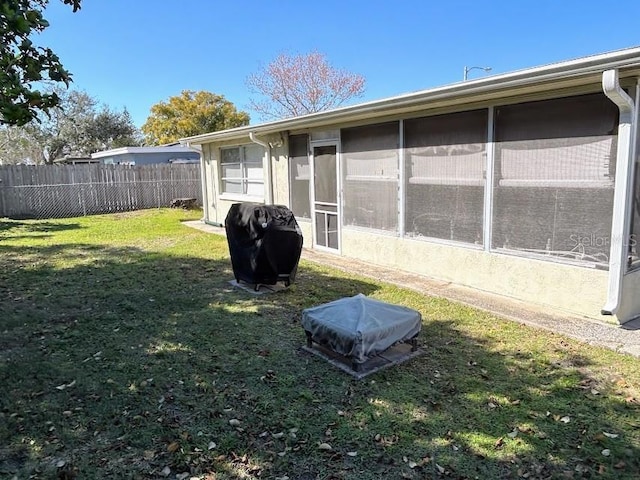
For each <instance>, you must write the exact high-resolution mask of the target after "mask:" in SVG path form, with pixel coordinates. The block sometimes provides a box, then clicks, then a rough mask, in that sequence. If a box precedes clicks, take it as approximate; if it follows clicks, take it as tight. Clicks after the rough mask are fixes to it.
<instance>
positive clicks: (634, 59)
mask: <svg viewBox="0 0 640 480" xmlns="http://www.w3.org/2000/svg"><path fill="white" fill-rule="evenodd" d="M613 68H617V69H619V70H620V79H621V80H623V79H625V78H628V77H632V76H636V75H640V47H634V48H627V49H624V50H617V51H614V52H608V53H603V54H599V55H592V56H588V57H582V58H578V59H575V60H570V61H566V62H561V63H553V64H549V65H544V66H540V67H535V68H528V69H524V70H518V71H515V72H510V73H505V74H500V75H493V76H488V77H483V78H480V79H477V80H467V81H462V82H457V83H453V84H450V85H446V86H443V87H437V88H432V89H428V90H421V91H418V92H412V93H406V94H403V95H398V96H395V97H389V98H385V99H381V100H374V101H371V102H366V103H360V104H357V105H352V106H347V107H341V108H336V109H333V110H327V111H324V112H318V113H312V114H309V115H303V116H300V117H293V118H286V119H282V120H276V121H273V122H267V123H262V124H256V125H247V126H244V127H238V128H232V129H229V130H220V131H217V132H211V133H205V134H202V135H195V136H192V137H186V138H183V139H181V140H180V141H181V143H182V144H183V145H201V144H203V143H208V142H213V141H225V140H233V139H241V138H246V137H247V136H248V134H249V132H253V133H255V134H262V135H268V134H272V133H277V132H281V131H283V130H300V129H306V128H320V127H323V126H330V125H335V124H337V123H346V122H357V121H360V120H364V119H373V118H376V117H386V116H391V115H396V114H398V115H399V114H404V113H409V112H413V111H419V110H420V111H424V110H425V109H435V108H441V107H452V106H456V105H465V104H473V103H477V102H490V101H491V100H493V99H496V100H497V99H504V98H506V97H526V96H527V95H533V94H536V93H539V92H544V91H546V90H550V89H555V90H557V89H563V88H576V87H581V86H588V85H591V86H593V85H594V83H595V84H598V83H599V82H601V76H602V72H603V71H605V70H609V69H613Z"/></svg>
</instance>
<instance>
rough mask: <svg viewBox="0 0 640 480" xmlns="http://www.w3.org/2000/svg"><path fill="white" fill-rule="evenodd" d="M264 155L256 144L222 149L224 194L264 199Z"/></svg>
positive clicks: (221, 164) (221, 162)
mask: <svg viewBox="0 0 640 480" xmlns="http://www.w3.org/2000/svg"><path fill="white" fill-rule="evenodd" d="M263 155H264V149H263V148H262V147H261V146H259V145H255V144H251V145H240V146H237V147H229V148H222V149H220V157H221V161H220V169H221V183H222V185H221V186H222V192H223V193H227V194H237V195H247V196H252V197H263V196H264V173H263Z"/></svg>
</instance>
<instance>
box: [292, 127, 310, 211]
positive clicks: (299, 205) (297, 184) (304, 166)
mask: <svg viewBox="0 0 640 480" xmlns="http://www.w3.org/2000/svg"><path fill="white" fill-rule="evenodd" d="M308 137H309V136H308V135H291V136H289V184H290V186H291V192H290V193H291V211H292V212H293V213H294V215H295V216H296V217H298V218H311V207H310V204H309V188H310V184H309V181H310V178H311V177H310V167H309V138H308Z"/></svg>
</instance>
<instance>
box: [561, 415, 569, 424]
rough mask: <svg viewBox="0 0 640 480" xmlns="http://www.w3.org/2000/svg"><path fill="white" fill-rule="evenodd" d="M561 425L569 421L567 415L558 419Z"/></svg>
mask: <svg viewBox="0 0 640 480" xmlns="http://www.w3.org/2000/svg"><path fill="white" fill-rule="evenodd" d="M560 421H561V422H562V423H569V422H570V421H571V417H570V416H569V415H565V416H564V417H562V418H561V419H560Z"/></svg>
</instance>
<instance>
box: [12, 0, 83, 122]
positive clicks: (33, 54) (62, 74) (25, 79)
mask: <svg viewBox="0 0 640 480" xmlns="http://www.w3.org/2000/svg"><path fill="white" fill-rule="evenodd" d="M62 1H63V2H64V3H65V4H67V5H71V7H72V8H73V11H74V12H76V11H77V10H79V9H80V3H81V0H62ZM48 3H49V0H3V1H2V2H0V124H5V125H19V126H20V125H26V124H27V123H29V122H30V121H32V120H34V119H36V118H38V112H44V113H47V112H49V110H50V109H52V108H53V107H55V106H56V105H58V104H59V102H60V98H59V96H58V95H57V93H56V92H55V91H52V90H49V91H41V90H38V88H37V87H38V84H39V83H40V82H47V81H51V82H54V83H64V84H65V85H66V86H67V87H68V86H69V82H70V81H71V74H70V73H69V72H68V71H67V70H65V69H64V67H63V66H62V63H60V59H59V58H58V56H57V55H56V54H55V53H54V52H53V51H52V50H51V49H50V48H46V47H40V46H37V45H35V44H34V43H33V41H32V39H31V37H32V36H33V34H35V33H40V32H42V31H43V30H45V29H46V28H47V27H48V26H49V22H47V20H46V19H45V18H44V16H43V10H44V9H45V7H46V6H47V4H48Z"/></svg>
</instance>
